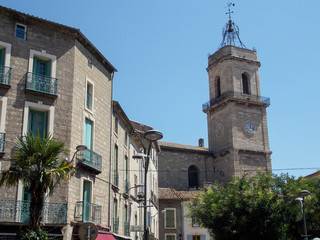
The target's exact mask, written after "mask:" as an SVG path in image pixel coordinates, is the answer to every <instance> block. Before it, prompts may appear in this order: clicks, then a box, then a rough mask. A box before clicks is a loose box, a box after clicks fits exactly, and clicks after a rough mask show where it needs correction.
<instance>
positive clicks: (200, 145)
mask: <svg viewBox="0 0 320 240" xmlns="http://www.w3.org/2000/svg"><path fill="white" fill-rule="evenodd" d="M199 147H204V139H203V138H199Z"/></svg>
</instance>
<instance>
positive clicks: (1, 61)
mask: <svg viewBox="0 0 320 240" xmlns="http://www.w3.org/2000/svg"><path fill="white" fill-rule="evenodd" d="M5 53H6V49H5V48H2V49H0V66H4V56H5Z"/></svg>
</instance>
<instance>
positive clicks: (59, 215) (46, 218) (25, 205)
mask: <svg viewBox="0 0 320 240" xmlns="http://www.w3.org/2000/svg"><path fill="white" fill-rule="evenodd" d="M29 207H30V201H17V200H11V199H0V222H15V223H27V222H29V217H30V213H29ZM67 208H68V206H67V203H52V202H45V203H44V206H43V209H42V221H41V222H42V223H50V224H66V223H67Z"/></svg>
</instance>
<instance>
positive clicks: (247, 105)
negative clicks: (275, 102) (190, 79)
mask: <svg viewBox="0 0 320 240" xmlns="http://www.w3.org/2000/svg"><path fill="white" fill-rule="evenodd" d="M228 6H229V21H228V22H227V24H226V26H225V28H224V31H223V40H222V43H221V45H220V47H219V49H218V50H217V51H216V52H215V53H214V54H212V55H211V56H209V58H208V68H207V71H208V75H209V89H210V101H209V102H208V103H205V104H203V112H205V113H206V114H207V124H208V139H209V150H210V151H212V152H213V153H214V156H215V159H214V165H215V167H216V168H219V169H223V170H224V172H225V175H226V177H227V178H226V179H228V180H230V179H231V177H232V176H233V175H236V176H242V175H243V174H248V175H249V176H253V175H255V174H256V173H257V170H258V169H261V170H262V171H271V159H270V155H271V152H270V149H269V140H268V127H267V116H266V108H267V107H268V106H269V105H270V99H269V98H266V97H262V96H261V93H260V79H259V67H260V62H259V61H258V58H257V52H256V51H254V50H249V49H247V48H246V47H245V46H244V44H243V43H242V42H241V40H240V37H239V29H238V27H237V26H236V25H235V24H234V22H233V21H232V20H231V13H232V12H231V11H230V7H231V6H233V4H230V3H229V4H228Z"/></svg>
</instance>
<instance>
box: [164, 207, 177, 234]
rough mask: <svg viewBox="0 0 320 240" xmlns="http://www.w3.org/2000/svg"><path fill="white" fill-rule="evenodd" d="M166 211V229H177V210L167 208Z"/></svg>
mask: <svg viewBox="0 0 320 240" xmlns="http://www.w3.org/2000/svg"><path fill="white" fill-rule="evenodd" d="M165 210H166V212H165V228H166V229H168V228H176V209H175V208H166V209H165Z"/></svg>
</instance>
